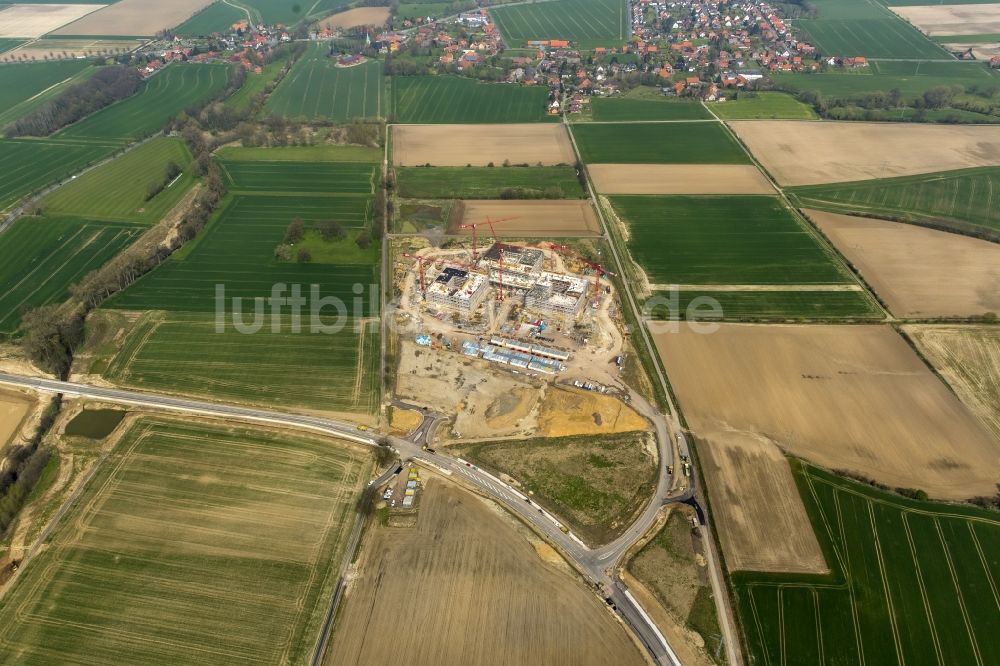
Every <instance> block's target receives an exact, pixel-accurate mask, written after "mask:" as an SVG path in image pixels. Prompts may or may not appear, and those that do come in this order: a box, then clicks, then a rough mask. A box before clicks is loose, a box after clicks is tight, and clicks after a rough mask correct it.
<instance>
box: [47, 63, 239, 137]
mask: <svg viewBox="0 0 1000 666" xmlns="http://www.w3.org/2000/svg"><path fill="white" fill-rule="evenodd" d="M228 80H229V67H228V66H226V65H201V64H186V63H178V64H173V65H169V66H168V67H166V68H165V69H164V70H163V71H162V72H160V73H158V74H155V75H153V76H152V77H150V78H149V79H148V80H147V81H146V82H145V83H144V84H143V86H142V89H141V90H140V91H139V92H138V93H136V94H135V95H133V96H132V97H129V98H128V99H124V100H122V101H120V102H118V103H116V104H113V105H111V106H109V107H108V108H106V109H103V110H101V111H98V112H97V113H95V114H94V115H92V116H88V117H87V118H84V119H83V120H81V121H80V122H78V123H76V124H74V125H70V126H69V127H67V128H65V129H63V130H61V131H59V132H56V134H54V135H53V137H54V138H59V139H78V140H104V141H107V140H119V141H122V142H128V141H131V140H133V139H138V138H142V137H143V136H147V135H149V134H153V133H154V132H158V131H159V130H161V129H163V127H164V126H165V125H166V124H167V122H168V121H169V120H170V119H171V118H173V117H174V116H175V115H177V114H178V113H180V112H181V111H183V110H184V109H186V108H188V107H189V106H191V105H193V104H197V103H199V102H202V101H204V100H206V99H208V98H210V97H211V96H212V95H214V94H216V93H219V92H221V91H222V90H223V89H224V88H225V87H226V84H227V82H228Z"/></svg>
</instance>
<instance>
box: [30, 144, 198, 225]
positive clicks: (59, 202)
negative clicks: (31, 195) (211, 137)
mask: <svg viewBox="0 0 1000 666" xmlns="http://www.w3.org/2000/svg"><path fill="white" fill-rule="evenodd" d="M171 162H172V163H174V164H176V165H177V166H179V167H180V168H181V169H187V168H188V167H189V166H190V164H191V154H190V153H189V152H188V149H187V146H186V145H185V144H184V141H183V140H182V139H179V138H167V137H157V138H155V139H153V140H151V141H149V142H147V143H145V144H143V145H141V146H138V147H136V148H134V149H133V150H130V151H129V152H127V153H126V154H125V155H123V156H122V157H119V158H118V159H116V160H113V161H111V162H108V163H107V164H104V165H103V166H100V167H98V168H97V169H94V170H92V171H89V172H87V173H85V174H84V175H82V176H80V177H79V178H76V179H75V180H73V181H71V182H69V183H67V184H66V185H64V186H63V187H61V188H59V189H58V190H56V191H55V192H53V193H52V194H49V195H48V196H46V197H45V198H44V199H42V200H41V201H40V202H39V203H38V205H39V207H41V208H42V210H43V211H44V212H45V214H46V215H73V216H78V217H84V218H87V219H92V220H108V221H116V222H136V223H144V224H155V223H156V222H158V221H159V220H160V219H162V217H163V216H164V215H166V213H167V212H168V211H169V210H171V209H172V208H173V207H174V206H175V205H177V203H178V202H179V201H180V200H181V198H182V197H183V196H184V194H185V192H187V191H188V190H189V189H190V187H191V186H192V185H193V184H194V176H193V175H192V174H191V173H181V174H180V175H179V176H178V177H177V178H175V179H173V180H172V182H171V183H170V185H169V187H165V188H164V189H163V191H162V192H160V193H159V194H157V195H156V196H155V197H153V198H152V199H150V200H148V199H147V197H148V195H149V192H150V190H149V187H150V186H151V185H157V184H159V185H163V184H165V175H166V172H167V166H168V165H169V164H170V163H171Z"/></svg>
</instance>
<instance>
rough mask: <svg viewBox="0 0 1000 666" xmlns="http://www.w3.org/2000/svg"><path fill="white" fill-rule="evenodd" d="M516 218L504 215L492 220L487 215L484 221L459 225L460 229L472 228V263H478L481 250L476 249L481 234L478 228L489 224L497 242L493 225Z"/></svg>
mask: <svg viewBox="0 0 1000 666" xmlns="http://www.w3.org/2000/svg"><path fill="white" fill-rule="evenodd" d="M515 219H517V218H514V217H503V218H500V219H499V220H491V219H490V218H488V217H487V218H486V220H485V221H484V222H475V223H473V224H462V225H459V227H458V228H459V229H471V230H472V263H476V262H477V261H479V252H478V251H477V250H476V247H477V243H478V238H479V235H478V233H477V232H476V229H478V228H479V227H480V226H481V225H483V224H485V225H488V226H489V228H490V234H491V235H492V236H493V242H495V243H496V242H499V241H497V232H496V231H495V230H494V229H493V225H494V224H500V223H501V222H507V221H508V220H515Z"/></svg>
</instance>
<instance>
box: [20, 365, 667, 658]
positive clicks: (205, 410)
mask: <svg viewBox="0 0 1000 666" xmlns="http://www.w3.org/2000/svg"><path fill="white" fill-rule="evenodd" d="M0 384H11V385H15V386H21V387H26V388H31V389H34V390H36V391H43V392H49V393H62V394H64V395H66V396H68V397H87V398H96V399H102V400H108V401H111V402H117V403H123V404H129V405H138V406H143V407H150V408H154V409H162V410H169V411H177V412H186V413H192V414H202V415H206V416H216V417H223V418H229V419H239V420H245V421H253V422H257V423H269V424H273V425H284V426H292V427H298V428H304V429H308V430H314V431H317V432H322V433H326V434H330V435H334V436H337V437H340V438H342V439H346V440H349V441H353V442H357V443H360V444H365V445H370V446H374V445H377V444H378V443H379V441H380V440H382V439H383V436H382V435H380V434H379V433H374V432H367V431H360V430H358V427H357V426H356V425H355V424H352V423H347V422H344V421H337V420H334V419H326V418H321V417H317V416H307V415H300V414H288V413H284V412H277V411H272V410H266V409H254V408H250V407H236V406H233V405H225V404H219V403H213V402H207V401H201V400H189V399H186V398H177V397H173V396H165V395H156V394H151V393H143V392H139V391H130V390H125V389H116V388H106V387H102V386H92V385H89V384H80V383H75V382H63V381H57V380H53V379H46V378H41V377H26V376H22V375H14V374H8V373H0ZM661 424H662V427H663V428H664V429H665V428H666V423H665V421H664V420H663V419H662V417H660V419H659V420H658V421H657V430H658V431H659V429H660V427H661ZM657 434H658V435H659V434H660V433H659V432H658V433H657ZM384 439H388V440H389V442H390V443H391V444H392V446H393V447H394V448H395V449H396V450H397V451H398V453H399V456H400V458H401V459H402V460H404V461H406V460H416V461H418V462H421V463H423V464H426V465H429V466H430V467H432V468H434V469H436V470H438V471H439V472H442V473H443V474H445V475H447V476H449V477H453V478H455V479H457V480H460V481H463V482H464V483H465V484H467V485H469V486H472V487H473V488H475V489H476V490H478V491H479V492H482V493H483V494H484V495H486V496H488V497H490V498H492V499H493V500H495V501H497V502H499V503H500V504H502V505H504V506H505V507H507V508H508V509H509V510H511V511H513V512H514V513H516V514H517V515H518V516H520V517H521V518H522V519H524V520H525V521H526V522H528V523H529V524H531V525H532V526H533V527H534V528H535V529H536V530H538V531H539V532H540V533H542V534H544V535H545V536H546V537H547V538H548V539H549V540H550V541H551V542H552V543H554V544H555V545H556V546H557V547H559V548H560V549H561V550H562V551H563V553H564V554H565V555H566V556H567V557H568V558H569V559H570V560H572V562H573V563H574V564H575V565H576V566H577V569H578V570H580V571H581V572H583V573H585V574H586V575H587V577H588V578H589V579H590V582H591V583H593V584H594V585H601V586H603V587H604V588H605V589H606V590H609V591H610V595H609V597H608V599H609V601H610V602H611V603H613V604H614V606H615V609H616V611H617V612H618V614H619V615H620V617H621V618H622V619H623V621H624V622H625V623H626V624H628V625H629V627H630V628H631V629H632V630H633V632H634V633H635V634H636V636H638V638H639V639H640V641H641V642H642V643H643V644H644V645H645V646H646V649H647V650H649V652H650V654H651V655H652V656H653V658H654V660H655V661H656V663H657V664H668V665H671V666H680V660H679V659H678V658H677V655H676V654H675V653H674V651H673V649H672V648H671V647H670V645H669V644H668V643H667V641H666V639H665V638H664V637H663V635H662V634H661V633H660V631H659V629H658V628H657V627H656V625H655V624H654V623H653V621H652V620H651V619H650V618H649V616H648V615H647V614H646V612H645V611H644V610H643V609H642V606H640V605H639V603H638V602H637V601H636V600H635V599H634V598H633V597H632V596H631V594H629V592H628V590H627V589H626V588H625V586H624V584H623V583H621V582H620V581H618V580H617V579H616V578H614V575H613V572H612V570H613V567H614V565H615V564H616V563H617V561H618V559H620V557H621V555H622V554H623V553H624V552H625V551H626V550H627V549H628V548H629V547H630V546H631V545H632V543H634V542H635V541H636V540H638V539H639V538H640V537H641V536H642V535H643V534H645V532H646V531H647V530H648V529H649V527H650V526H652V524H653V521H654V520H655V518H656V514H657V513H658V511H659V509H660V506H662V504H663V499H664V498H665V496H664V497H661V496H660V495H659V492H658V494H657V497H656V498H654V500H653V501H652V502H651V503H650V504H649V506H648V507H647V508H646V510H645V511H644V512H643V514H642V516H641V517H640V518H639V520H638V521H637V522H636V523H635V524H633V525H632V527H630V528H629V530H627V531H626V533H625V534H624V535H622V537H620V538H619V539H618V540H616V541H614V542H612V543H611V544H609V545H607V546H604V547H602V548H599V549H591V548H588V547H587V546H586V544H584V543H583V541H581V540H580V539H579V538H578V537H576V536H575V535H573V534H572V533H569V532H563V529H565V527H564V525H563V523H562V522H560V521H559V519H558V518H556V517H555V516H553V515H552V514H551V513H549V512H548V511H546V510H545V509H543V508H541V507H539V506H538V505H537V504H536V503H534V502H533V501H531V500H530V498H528V497H527V496H526V495H524V494H523V493H521V492H520V491H519V490H516V489H515V488H513V487H512V486H511V485H509V484H507V483H505V482H503V481H501V480H500V479H498V478H496V477H495V476H493V475H492V474H489V473H488V472H486V471H485V470H482V469H479V468H477V467H476V466H473V465H471V464H469V463H466V462H465V461H463V460H461V459H460V458H453V457H451V456H446V455H442V454H438V453H432V452H430V451H424V450H422V449H421V447H420V445H418V444H416V443H414V442H412V441H410V440H408V439H402V438H399V437H387V438H384ZM665 476H666V475H664V474H661V475H660V483H659V486H660V488H659V490H663V489H664V488H665V487H666V486H665V483H664V478H665ZM609 572H612V573H609Z"/></svg>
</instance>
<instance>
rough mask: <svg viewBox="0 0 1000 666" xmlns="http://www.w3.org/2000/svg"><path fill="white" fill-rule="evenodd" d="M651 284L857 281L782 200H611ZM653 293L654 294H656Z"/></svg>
mask: <svg viewBox="0 0 1000 666" xmlns="http://www.w3.org/2000/svg"><path fill="white" fill-rule="evenodd" d="M611 202H612V205H613V206H614V209H615V212H616V213H617V214H618V216H619V217H620V218H621V219H623V220H624V222H625V224H626V225H627V227H628V247H629V251H630V252H631V254H632V256H633V257H634V258H635V260H636V262H638V264H639V266H641V267H642V269H643V271H644V272H645V274H646V278H647V279H648V281H649V283H651V284H653V285H668V284H679V285H724V284H732V285H786V284H787V285H820V284H843V283H849V282H851V279H850V278H849V277H848V276H847V275H845V274H844V272H843V270H842V269H841V268H839V267H838V265H837V264H836V262H835V261H834V260H833V258H832V256H831V254H830V252H829V251H828V250H827V249H826V248H825V247H824V246H823V245H822V244H821V243H820V242H819V241H818V240H817V239H816V237H815V236H814V235H813V234H812V233H810V232H809V231H808V230H807V229H806V227H805V226H804V225H803V224H801V223H800V222H799V221H798V220H796V219H795V217H794V216H793V215H792V213H791V212H790V211H789V210H788V209H786V208H785V207H784V206H783V205H782V203H781V200H780V199H778V198H777V197H762V196H732V197H681V196H674V197H652V196H616V197H611ZM654 290H655V289H654Z"/></svg>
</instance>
